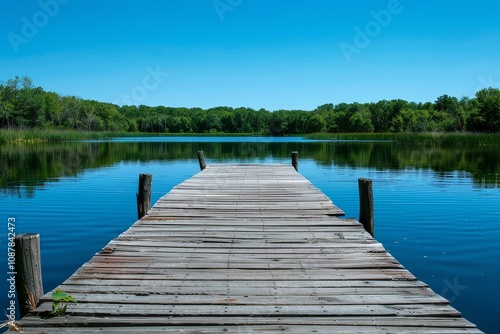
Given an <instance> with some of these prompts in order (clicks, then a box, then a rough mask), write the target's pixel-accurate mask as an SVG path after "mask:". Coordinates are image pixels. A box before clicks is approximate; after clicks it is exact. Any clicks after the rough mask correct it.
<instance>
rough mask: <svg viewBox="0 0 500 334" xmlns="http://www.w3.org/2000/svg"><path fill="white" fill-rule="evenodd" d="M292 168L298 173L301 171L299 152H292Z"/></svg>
mask: <svg viewBox="0 0 500 334" xmlns="http://www.w3.org/2000/svg"><path fill="white" fill-rule="evenodd" d="M292 166H293V168H295V170H296V171H297V172H298V171H299V152H297V151H293V152H292Z"/></svg>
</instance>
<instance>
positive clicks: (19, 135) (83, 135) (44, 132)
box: [0, 129, 258, 144]
mask: <svg viewBox="0 0 500 334" xmlns="http://www.w3.org/2000/svg"><path fill="white" fill-rule="evenodd" d="M159 136H165V137H189V136H191V137H192V136H198V137H215V136H228V137H229V136H243V137H249V136H258V134H253V133H150V132H112V131H102V132H98V131H96V132H93V131H76V130H54V129H24V130H14V129H7V130H6V129H2V130H0V144H6V143H43V142H63V141H79V140H99V139H109V138H117V137H159Z"/></svg>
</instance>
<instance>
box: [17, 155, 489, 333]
mask: <svg viewBox="0 0 500 334" xmlns="http://www.w3.org/2000/svg"><path fill="white" fill-rule="evenodd" d="M341 215H343V212H342V210H340V209H339V208H337V207H336V206H335V205H334V204H333V203H332V202H331V200H330V199H328V198H327V197H326V196H325V195H324V194H323V193H322V192H321V191H319V190H318V189H317V188H315V187H314V186H313V185H312V184H311V183H310V182H309V181H308V180H307V179H305V178H304V177H302V176H301V175H300V174H299V173H297V172H296V171H295V169H294V168H293V167H292V166H286V165H229V164H223V165H219V164H217V165H209V166H207V168H206V169H205V170H203V171H202V172H200V173H199V174H197V175H195V176H194V177H192V178H191V179H189V180H187V181H185V182H183V183H181V184H180V185H178V186H176V187H175V188H174V189H173V190H172V191H171V192H169V193H168V194H167V195H165V196H164V197H162V198H161V199H160V200H159V201H158V202H157V203H156V204H155V205H154V207H153V208H152V209H151V210H150V211H149V213H148V215H146V216H145V217H143V218H142V219H140V220H138V221H137V222H136V223H135V224H134V225H133V226H132V227H130V228H129V229H128V230H127V231H125V232H124V233H123V234H121V235H120V236H119V237H117V238H116V239H114V240H112V241H111V242H110V243H109V244H108V245H107V246H106V247H105V248H104V249H103V251H101V252H100V253H98V254H96V255H95V256H94V257H93V258H92V259H91V260H90V261H89V262H88V263H85V264H84V265H83V266H82V267H81V268H80V269H79V270H78V271H77V272H76V273H74V274H73V275H72V276H71V277H70V278H69V279H67V280H66V281H65V282H64V283H63V284H62V285H61V286H60V287H58V288H59V289H62V290H64V291H66V292H67V293H69V294H70V295H72V296H73V297H74V298H75V299H76V300H77V301H78V303H76V304H70V305H69V307H68V310H67V316H62V317H47V312H48V311H50V309H51V303H52V300H51V292H50V293H48V294H46V295H45V296H44V297H43V298H42V300H41V302H42V303H41V304H40V306H39V307H38V308H37V309H36V310H34V311H33V312H31V313H30V314H28V315H27V316H25V317H24V318H23V319H22V320H21V321H19V322H18V325H19V327H20V328H21V329H22V330H23V331H24V332H25V333H101V332H106V333H120V334H126V333H134V334H136V333H159V332H162V333H164V332H182V333H226V332H228V333H249V332H252V333H275V332H280V333H281V332H288V333H313V332H314V333H482V332H481V331H479V330H478V329H477V328H476V326H475V325H474V324H472V323H470V322H468V321H467V320H465V319H463V318H462V317H461V314H460V313H459V312H458V311H457V310H455V309H454V308H453V307H451V306H450V305H449V303H448V301H447V300H445V299H444V298H442V297H441V296H439V295H437V294H436V293H434V292H433V291H432V290H431V289H429V287H428V286H427V285H426V284H425V283H422V282H420V281H418V280H417V279H416V278H415V277H414V276H413V275H412V274H411V273H410V272H409V271H408V270H406V269H405V268H404V267H403V266H402V265H401V264H400V263H399V262H398V261H396V260H395V259H394V258H393V257H392V256H391V255H390V254H389V253H387V251H386V250H385V249H384V247H383V246H382V245H381V244H380V243H378V242H377V241H376V240H374V239H373V238H372V237H371V236H370V234H368V233H367V232H365V230H364V229H363V227H362V226H361V224H360V223H358V222H357V221H355V220H353V219H342V218H339V217H338V216H341Z"/></svg>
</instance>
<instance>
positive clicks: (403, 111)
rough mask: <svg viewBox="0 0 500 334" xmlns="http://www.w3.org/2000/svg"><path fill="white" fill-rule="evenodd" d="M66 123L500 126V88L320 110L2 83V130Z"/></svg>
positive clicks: (416, 128)
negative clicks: (67, 92)
mask: <svg viewBox="0 0 500 334" xmlns="http://www.w3.org/2000/svg"><path fill="white" fill-rule="evenodd" d="M29 128H41V129H61V130H68V129H69V130H79V131H127V132H152V133H247V134H261V135H288V134H307V133H315V132H330V133H340V132H365V133H367V132H368V133H369V132H378V133H385V132H394V133H397V132H433V131H439V132H500V89H496V88H485V89H482V90H480V91H478V92H477V93H476V95H475V97H473V98H469V97H462V98H460V99H458V98H456V97H452V96H448V95H442V96H440V97H438V98H437V99H436V101H435V102H426V103H416V102H408V101H405V100H391V101H386V100H382V101H379V102H373V103H363V104H361V103H339V104H336V105H334V104H331V103H330V104H324V105H321V106H319V107H317V108H316V109H314V110H309V111H307V110H276V111H273V112H271V111H268V110H265V109H260V110H254V109H250V108H243V107H242V108H232V107H215V108H210V109H206V110H205V109H201V108H178V107H165V106H158V107H149V106H145V105H140V106H118V105H114V104H111V103H104V102H98V101H94V100H85V99H81V98H78V97H76V96H61V95H59V94H57V93H54V92H47V91H45V90H44V89H43V88H42V87H36V86H34V85H33V82H32V80H31V79H30V78H29V77H23V78H20V77H16V78H14V79H9V80H7V81H6V82H5V83H0V129H29Z"/></svg>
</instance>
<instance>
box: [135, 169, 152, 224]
mask: <svg viewBox="0 0 500 334" xmlns="http://www.w3.org/2000/svg"><path fill="white" fill-rule="evenodd" d="M152 180H153V175H151V174H139V191H138V193H137V217H138V219H141V218H142V217H144V216H145V215H146V214H147V213H148V211H149V209H151V183H152Z"/></svg>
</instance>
